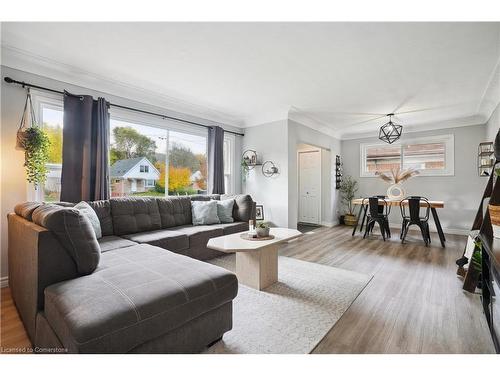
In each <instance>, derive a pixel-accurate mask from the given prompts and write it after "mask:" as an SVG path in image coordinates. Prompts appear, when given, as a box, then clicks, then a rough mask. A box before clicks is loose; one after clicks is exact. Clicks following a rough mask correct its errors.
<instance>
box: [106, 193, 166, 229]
mask: <svg viewBox="0 0 500 375" xmlns="http://www.w3.org/2000/svg"><path fill="white" fill-rule="evenodd" d="M110 203H111V216H112V217H113V230H114V234H116V235H117V236H121V235H123V234H130V233H137V232H145V231H150V230H156V229H161V218H160V211H159V210H158V203H157V202H156V199H155V198H135V197H127V198H113V199H110Z"/></svg>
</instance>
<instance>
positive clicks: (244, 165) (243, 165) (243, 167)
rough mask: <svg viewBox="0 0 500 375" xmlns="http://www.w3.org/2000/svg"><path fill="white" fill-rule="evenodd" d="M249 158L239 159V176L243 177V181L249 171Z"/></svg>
mask: <svg viewBox="0 0 500 375" xmlns="http://www.w3.org/2000/svg"><path fill="white" fill-rule="evenodd" d="M248 164H250V158H248V157H246V158H243V159H242V160H241V176H242V177H243V181H246V179H247V177H248V173H249V172H250V167H249V166H248Z"/></svg>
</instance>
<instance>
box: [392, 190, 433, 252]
mask: <svg viewBox="0 0 500 375" xmlns="http://www.w3.org/2000/svg"><path fill="white" fill-rule="evenodd" d="M399 208H400V210H401V216H402V218H403V223H402V225H401V235H400V238H401V242H402V243H404V242H405V239H406V235H407V234H408V229H409V228H410V226H411V225H417V226H418V227H419V228H420V232H421V233H422V238H423V240H424V242H425V246H429V244H430V243H431V234H430V230H429V215H430V212H431V204H430V203H429V200H428V199H427V198H424V197H420V196H410V197H406V198H405V199H403V200H402V201H401V202H399ZM422 210H423V214H424V215H423V216H421V211H422Z"/></svg>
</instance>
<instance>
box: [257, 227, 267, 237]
mask: <svg viewBox="0 0 500 375" xmlns="http://www.w3.org/2000/svg"><path fill="white" fill-rule="evenodd" d="M269 229H270V228H260V227H257V229H256V230H257V237H269Z"/></svg>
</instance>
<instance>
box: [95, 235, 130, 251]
mask: <svg viewBox="0 0 500 375" xmlns="http://www.w3.org/2000/svg"><path fill="white" fill-rule="evenodd" d="M97 242H99V246H100V247H101V253H104V252H106V251H111V250H117V249H121V248H122V247H128V246H134V245H137V242H134V241H130V240H127V239H125V238H121V237H118V236H104V237H101V238H99V239H98V240H97Z"/></svg>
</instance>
